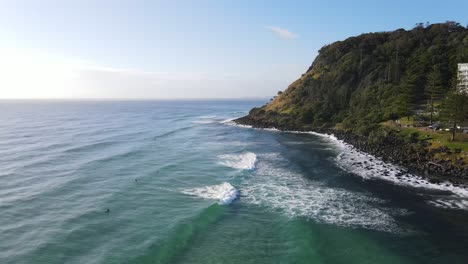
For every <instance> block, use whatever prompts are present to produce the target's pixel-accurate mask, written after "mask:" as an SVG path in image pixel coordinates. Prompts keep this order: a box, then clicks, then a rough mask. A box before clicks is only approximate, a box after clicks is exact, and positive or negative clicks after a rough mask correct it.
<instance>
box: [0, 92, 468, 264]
mask: <svg viewBox="0 0 468 264" xmlns="http://www.w3.org/2000/svg"><path fill="white" fill-rule="evenodd" d="M264 103H265V102H264V101H253V100H251V101H0V263H3V264H7V263H12V264H13V263H14V264H17V263H47V264H51V263H200V264H201V263H203V264H206V263H347V264H348V263H359V264H362V263H392V264H393V263H468V250H467V249H468V248H467V247H468V201H467V197H468V191H467V189H466V188H464V187H460V186H458V187H457V186H452V185H450V184H441V185H435V184H431V183H428V182H426V181H425V180H423V179H421V178H417V177H414V176H411V175H408V174H406V173H405V172H404V170H401V169H400V168H397V167H395V166H392V165H389V164H385V163H383V162H381V161H380V160H379V159H377V158H375V157H372V156H369V155H365V154H363V153H360V152H358V151H355V150H354V149H353V148H352V147H350V146H347V145H345V144H343V143H341V142H339V141H337V140H335V139H334V138H333V137H330V136H326V135H320V134H314V133H288V132H279V131H275V130H259V129H252V128H248V127H241V126H236V125H235V124H233V122H231V121H230V120H231V119H233V118H235V117H239V116H242V115H245V114H247V113H248V111H249V109H250V108H252V107H254V106H260V105H262V104H264Z"/></svg>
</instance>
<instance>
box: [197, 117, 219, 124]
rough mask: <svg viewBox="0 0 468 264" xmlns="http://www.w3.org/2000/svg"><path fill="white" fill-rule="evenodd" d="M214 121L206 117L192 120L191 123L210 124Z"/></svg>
mask: <svg viewBox="0 0 468 264" xmlns="http://www.w3.org/2000/svg"><path fill="white" fill-rule="evenodd" d="M214 122H215V121H214V120H210V119H206V118H204V119H200V120H195V121H192V123H194V124H212V123H214Z"/></svg>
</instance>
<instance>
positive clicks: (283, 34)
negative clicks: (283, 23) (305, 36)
mask: <svg viewBox="0 0 468 264" xmlns="http://www.w3.org/2000/svg"><path fill="white" fill-rule="evenodd" d="M266 28H267V29H269V30H270V31H271V32H273V33H275V34H276V35H277V36H278V37H280V38H283V39H295V38H297V37H298V36H297V34H295V33H293V32H291V31H289V30H287V29H284V28H280V27H272V26H268V27H266Z"/></svg>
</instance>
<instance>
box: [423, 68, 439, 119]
mask: <svg viewBox="0 0 468 264" xmlns="http://www.w3.org/2000/svg"><path fill="white" fill-rule="evenodd" d="M425 92H426V96H427V97H428V105H429V111H430V112H431V116H430V121H429V123H430V125H432V122H433V120H434V103H435V100H436V99H439V98H440V96H441V94H442V92H443V86H442V74H441V71H440V68H439V66H438V65H434V66H433V67H432V71H431V72H430V73H429V75H428V76H427V82H426V90H425Z"/></svg>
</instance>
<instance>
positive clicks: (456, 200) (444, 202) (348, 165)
mask: <svg viewBox="0 0 468 264" xmlns="http://www.w3.org/2000/svg"><path fill="white" fill-rule="evenodd" d="M344 146H345V148H343V151H342V152H341V153H340V155H338V157H337V158H336V160H337V164H338V165H339V166H340V167H342V168H343V169H345V170H347V171H350V172H352V173H354V174H356V175H359V176H360V177H362V178H363V179H381V180H385V181H389V182H392V183H394V184H397V185H402V186H408V187H412V188H420V189H425V190H429V191H442V192H447V194H446V195H444V196H441V195H437V197H435V200H433V201H429V202H428V203H429V204H432V205H436V206H438V207H445V208H452V209H454V208H455V209H465V210H468V187H467V186H462V185H457V186H456V185H454V184H452V183H449V182H443V183H431V182H429V181H428V180H426V179H424V178H422V177H420V176H417V175H413V174H410V173H407V172H406V170H405V169H404V168H401V167H399V166H396V165H393V164H390V163H386V162H384V161H382V160H381V159H379V158H377V157H375V156H373V155H370V154H367V153H364V152H362V151H359V150H357V149H355V148H354V147H352V146H351V145H348V144H344Z"/></svg>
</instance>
